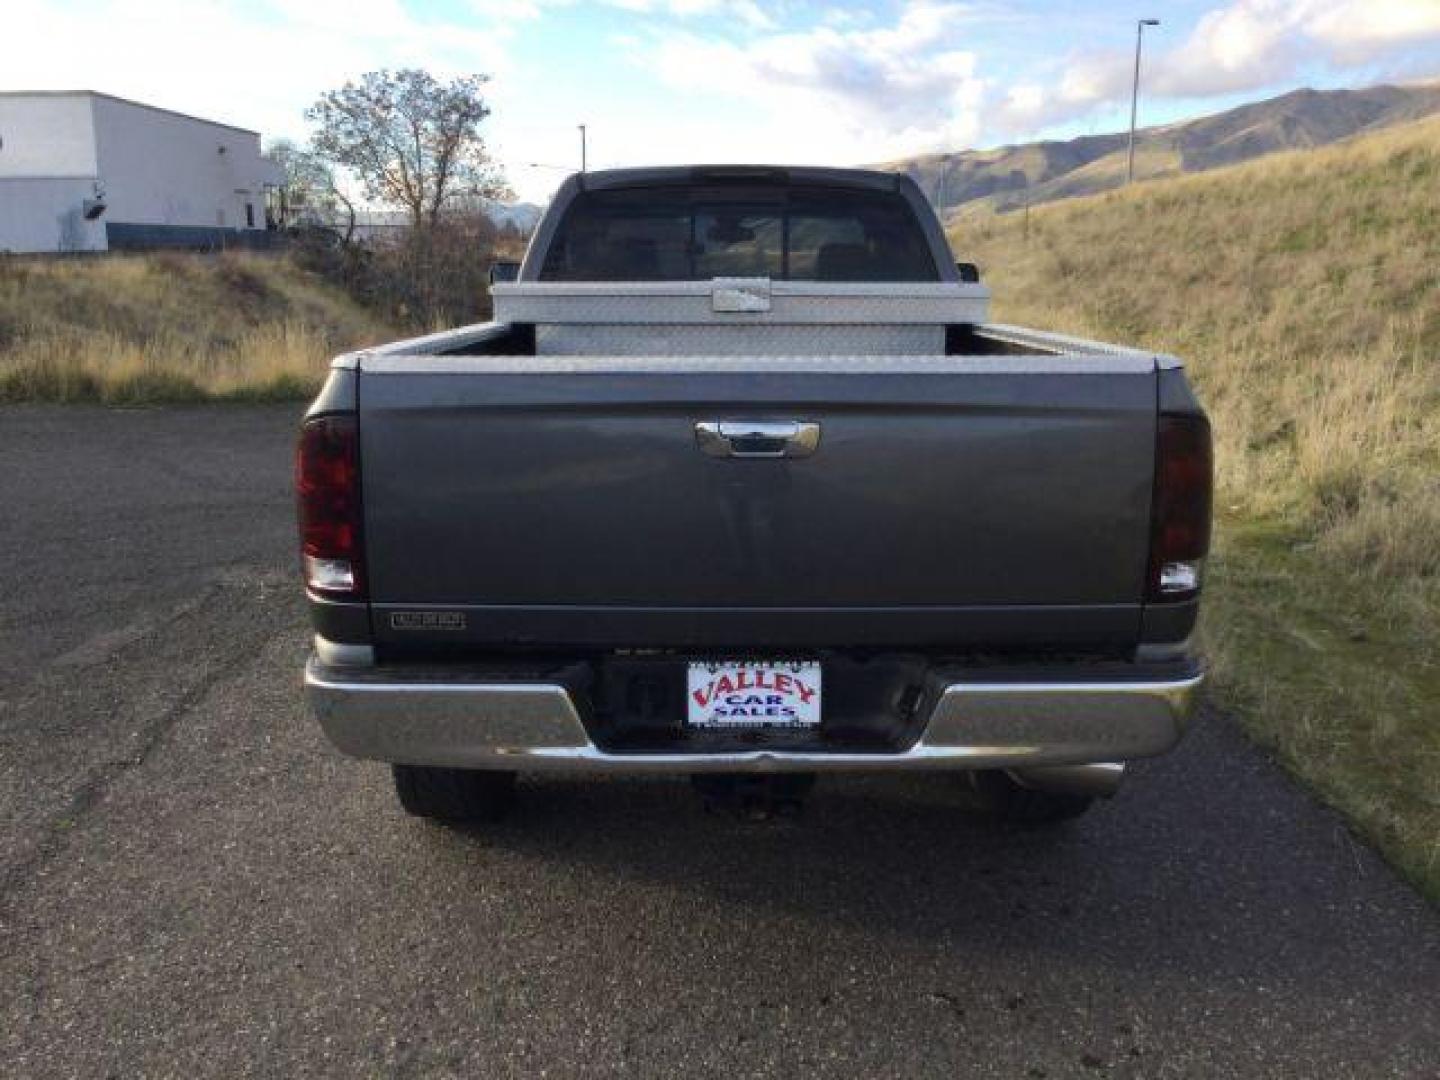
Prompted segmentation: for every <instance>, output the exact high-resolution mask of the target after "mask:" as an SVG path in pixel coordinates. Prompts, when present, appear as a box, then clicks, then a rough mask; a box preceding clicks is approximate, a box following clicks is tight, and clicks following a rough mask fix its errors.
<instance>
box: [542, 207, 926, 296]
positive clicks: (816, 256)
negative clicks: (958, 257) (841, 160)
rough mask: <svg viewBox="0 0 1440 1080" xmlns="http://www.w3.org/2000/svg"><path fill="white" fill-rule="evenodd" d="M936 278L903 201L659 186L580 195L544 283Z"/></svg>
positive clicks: (556, 241) (550, 254) (552, 251)
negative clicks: (724, 278)
mask: <svg viewBox="0 0 1440 1080" xmlns="http://www.w3.org/2000/svg"><path fill="white" fill-rule="evenodd" d="M715 277H768V278H775V279H777V280H790V281H938V280H939V275H938V272H937V269H936V266H935V260H934V258H933V257H932V256H931V253H930V245H929V244H928V242H927V241H926V239H925V234H924V233H923V232H922V231H921V229H920V225H919V223H918V222H917V221H916V220H915V215H914V213H913V212H912V211H911V209H910V207H909V205H908V204H907V203H906V202H905V200H904V199H903V198H901V197H900V196H899V195H894V194H889V193H885V192H870V191H854V190H849V189H841V188H804V187H796V188H789V187H785V188H768V189H764V188H758V189H746V188H737V187H717V188H704V187H682V188H674V187H668V188H667V187H656V188H626V189H621V190H617V191H588V192H582V193H581V194H580V195H578V196H577V197H576V199H575V201H574V202H572V203H571V204H570V208H569V210H568V211H566V214H565V217H564V219H563V220H562V221H561V223H560V227H559V228H558V229H557V230H556V231H555V235H554V237H553V238H552V239H551V242H550V248H549V250H548V251H547V252H546V255H545V265H544V266H543V267H542V268H541V271H540V280H542V281H708V280H709V279H710V278H715Z"/></svg>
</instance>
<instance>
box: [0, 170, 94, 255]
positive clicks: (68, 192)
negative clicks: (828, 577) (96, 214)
mask: <svg viewBox="0 0 1440 1080" xmlns="http://www.w3.org/2000/svg"><path fill="white" fill-rule="evenodd" d="M94 190H95V181H94V180H92V179H90V178H88V177H69V178H65V177H28V176H26V177H14V176H8V177H6V176H0V251H17V252H18V251H104V250H105V249H106V246H107V244H106V235H105V223H104V221H103V220H96V221H86V220H85V217H84V214H83V212H82V210H81V206H82V204H83V203H84V201H85V200H86V199H88V198H90V197H91V196H92V195H93V193H94Z"/></svg>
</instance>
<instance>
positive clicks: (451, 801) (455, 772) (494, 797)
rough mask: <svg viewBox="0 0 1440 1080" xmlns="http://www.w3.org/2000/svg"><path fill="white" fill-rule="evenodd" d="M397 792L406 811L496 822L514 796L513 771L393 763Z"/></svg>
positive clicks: (443, 818) (448, 818)
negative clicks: (483, 770) (487, 770)
mask: <svg viewBox="0 0 1440 1080" xmlns="http://www.w3.org/2000/svg"><path fill="white" fill-rule="evenodd" d="M390 768H391V772H392V773H393V775H394V777H395V795H396V797H397V798H399V800H400V805H401V806H402V807H404V808H405V812H406V813H407V814H414V815H415V816H416V817H423V818H433V819H435V820H436V821H453V822H495V821H499V820H500V819H501V818H503V817H504V816H505V812H506V811H507V810H509V809H510V804H511V803H512V802H513V801H514V799H515V774H514V773H513V772H482V771H479V770H475V769H441V768H435V767H432V766H428V765H392V766H391V767H390Z"/></svg>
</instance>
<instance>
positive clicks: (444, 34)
mask: <svg viewBox="0 0 1440 1080" xmlns="http://www.w3.org/2000/svg"><path fill="white" fill-rule="evenodd" d="M5 26H6V30H5V33H4V34H3V35H0V78H3V86H0V88H3V89H27V90H76V89H86V90H100V91H104V92H107V93H111V94H117V95H119V96H121V97H128V98H134V99H136V100H139V101H143V102H145V103H147V104H151V105H159V106H163V107H166V108H171V109H177V110H179V111H182V112H188V113H194V114H197V115H200V116H204V117H207V118H210V119H215V120H221V121H225V122H228V123H233V124H239V125H241V126H243V127H249V128H256V129H258V130H259V131H261V132H262V133H263V134H264V135H266V136H267V137H273V136H280V135H285V136H290V137H297V136H303V134H304V132H305V127H306V125H305V122H304V119H303V116H302V113H303V111H304V109H305V107H306V106H307V105H308V104H309V103H310V102H312V101H314V100H315V99H316V98H317V97H318V96H319V95H320V94H321V93H323V92H324V91H326V90H329V89H332V88H334V87H337V86H339V85H341V84H342V83H344V82H345V81H346V80H347V79H351V78H354V77H355V76H357V75H358V74H360V73H361V72H364V71H368V70H373V69H375V68H381V67H392V68H393V67H407V66H417V67H425V68H427V69H429V70H430V71H432V72H434V73H435V74H437V75H440V76H452V75H458V74H468V73H471V72H474V71H483V72H487V73H503V72H504V71H505V70H506V57H505V54H504V52H503V50H502V49H501V48H500V43H499V42H498V41H497V40H496V38H495V36H494V35H493V34H491V33H482V32H480V31H478V30H476V29H474V28H473V27H465V26H460V25H455V24H450V23H433V22H429V21H424V20H422V19H419V18H417V17H415V16H414V15H412V14H410V13H409V12H408V11H407V10H406V8H405V7H404V6H402V5H401V4H400V3H399V2H398V0H268V2H265V3H256V2H254V0H249V2H246V0H148V2H147V3H145V4H143V5H142V4H133V3H128V2H126V0H95V2H91V3H85V4H56V3H45V2H41V0H6V18H5Z"/></svg>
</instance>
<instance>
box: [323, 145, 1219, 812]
mask: <svg viewBox="0 0 1440 1080" xmlns="http://www.w3.org/2000/svg"><path fill="white" fill-rule="evenodd" d="M496 277H497V279H503V278H510V279H511V280H508V281H504V280H498V281H497V283H496V284H494V285H493V287H492V295H493V300H494V313H495V321H493V322H488V323H484V324H481V325H477V326H470V327H465V328H462V329H459V330H453V331H448V332H444V333H438V334H433V335H430V336H427V337H421V338H416V339H414V340H410V341H401V342H398V343H395V344H392V345H385V346H383V347H379V348H372V349H365V350H362V351H359V352H355V353H350V354H347V355H344V356H341V357H339V358H338V359H337V360H335V361H334V363H333V365H332V370H331V371H330V373H329V376H328V381H327V382H326V383H325V385H324V387H323V389H322V390H321V392H320V394H319V396H318V397H317V398H316V399H315V401H314V403H313V405H311V407H310V409H309V411H308V413H307V414H306V416H305V419H304V422H303V426H302V429H301V433H300V439H299V449H298V455H297V486H298V497H299V512H300V533H301V546H302V554H301V561H302V566H303V575H304V581H305V590H306V596H307V598H308V604H309V610H310V614H311V617H312V622H313V625H314V630H315V635H316V636H315V639H314V650H313V655H312V656H311V657H310V659H309V661H308V664H307V666H306V669H305V685H306V689H307V695H308V699H309V702H310V705H311V707H312V709H313V711H314V713H315V714H316V715H317V716H318V719H319V721H320V724H321V725H322V726H323V729H324V731H325V733H326V734H327V735H328V737H329V738H330V740H331V741H332V742H333V743H334V744H335V746H336V747H338V748H339V749H340V750H341V751H343V752H345V753H346V754H349V755H352V756H355V757H359V758H367V759H374V760H379V761H384V762H389V763H391V764H392V767H393V772H394V781H395V787H396V791H397V795H398V798H399V801H400V803H401V805H402V806H403V807H404V809H406V810H407V811H409V812H411V813H413V814H417V815H421V816H425V817H431V818H436V819H439V820H442V821H477V820H480V821H483V820H494V819H496V818H497V817H498V816H499V815H500V814H501V813H502V812H503V811H504V810H505V808H506V807H507V806H508V805H509V803H510V801H511V799H512V795H513V790H514V782H515V777H516V774H517V773H521V772H542V771H556V770H570V771H583V772H590V773H652V772H663V773H674V774H680V775H690V776H692V777H695V778H696V780H697V783H698V784H699V785H700V786H702V789H703V790H704V791H706V792H707V793H708V794H709V795H710V797H712V798H716V799H723V798H725V797H727V793H728V795H729V796H733V797H738V798H742V799H743V800H744V801H745V803H746V805H747V806H753V805H762V806H764V805H769V803H768V802H767V800H772V799H773V800H775V801H776V803H777V804H778V803H780V802H782V801H784V800H791V799H795V798H797V797H798V793H799V792H801V791H803V790H804V787H805V786H806V785H807V784H808V783H809V781H810V780H811V779H813V777H814V776H815V775H816V774H818V773H832V772H833V773H843V772H859V771H876V770H882V771H883V770H892V771H903V770H949V771H951V772H952V773H953V774H954V775H955V777H956V778H957V781H958V782H957V783H956V785H955V791H956V793H957V794H956V802H957V805H960V806H965V807H968V808H970V809H979V810H982V811H985V812H987V813H990V814H993V815H995V816H998V817H1001V818H1008V819H1012V820H1019V821H1024V822H1037V823H1038V822H1048V821H1059V820H1064V819H1066V818H1070V817H1073V816H1075V815H1076V814H1078V813H1079V812H1080V811H1082V810H1084V809H1085V808H1086V807H1087V806H1089V805H1090V804H1091V802H1092V801H1093V800H1094V799H1096V798H1097V797H1102V796H1107V795H1109V794H1112V793H1113V792H1114V791H1115V790H1116V788H1117V785H1118V784H1119V782H1120V780H1121V776H1122V774H1123V771H1124V769H1125V765H1126V763H1127V762H1130V761H1134V760H1136V759H1141V758H1147V757H1151V756H1154V755H1158V754H1161V753H1164V752H1165V751H1167V750H1169V749H1170V748H1171V747H1173V746H1174V745H1175V744H1176V742H1177V741H1178V740H1179V739H1180V737H1181V735H1182V733H1183V731H1184V728H1185V726H1186V722H1187V719H1188V717H1189V715H1190V713H1191V711H1192V709H1193V707H1194V704H1195V701H1196V697H1197V692H1198V690H1199V688H1200V685H1201V683H1202V681H1203V678H1204V664H1203V661H1202V660H1201V658H1200V657H1199V656H1198V655H1197V653H1196V650H1195V648H1194V646H1193V644H1192V639H1193V630H1194V627H1195V622H1196V616H1197V611H1198V604H1199V597H1200V590H1201V576H1202V571H1203V564H1204V560H1205V556H1206V553H1207V550H1208V546H1209V534H1210V513H1211V510H1210V500H1211V440H1210V429H1209V424H1208V421H1207V420H1206V417H1205V414H1204V412H1203V411H1202V409H1201V407H1200V406H1199V404H1198V403H1197V401H1196V398H1195V396H1194V394H1193V393H1192V392H1191V389H1190V387H1189V385H1188V384H1187V382H1186V378H1185V374H1184V371H1183V369H1182V366H1181V364H1180V363H1179V362H1178V361H1177V360H1175V359H1174V358H1173V357H1169V356H1163V355H1155V354H1153V353H1150V352H1143V351H1138V350H1134V349H1129V348H1122V347H1118V346H1114V345H1104V344H1098V343H1095V342H1089V341H1082V340H1078V339H1075V338H1070V337H1063V336H1060V335H1057V334H1051V333H1043V332H1040V331H1035V330H1028V329H1021V328H1017V327H1011V326H1001V325H993V324H990V323H989V322H988V314H987V313H988V299H989V293H988V291H987V289H986V287H985V286H984V285H983V284H981V283H980V282H979V278H978V272H977V271H976V270H975V268H974V267H973V266H971V265H969V264H965V263H960V264H957V263H956V262H955V260H954V257H953V256H952V254H951V251H950V247H949V244H948V242H947V239H946V237H945V235H944V233H943V231H942V229H941V227H940V224H939V222H938V221H937V220H936V217H935V215H934V214H933V212H932V211H931V210H930V208H929V206H928V205H927V204H926V202H925V200H924V198H923V196H922V195H921V193H920V190H919V189H918V187H917V186H916V185H915V184H914V183H913V182H912V181H911V180H910V179H908V178H907V177H904V176H897V175H893V174H888V173H882V172H871V171H862V170H840V169H820V168H773V167H753V168H751V167H744V168H742V167H699V166H697V167H684V168H653V169H627V170H613V171H605V172H589V173H584V174H580V175H576V176H573V177H571V178H570V179H569V180H568V181H567V182H566V183H565V184H564V185H563V186H562V187H561V188H560V190H559V191H558V193H557V195H556V196H555V198H554V200H553V202H552V204H551V205H550V208H549V210H548V211H547V213H546V214H545V216H544V218H543V220H542V221H541V222H540V224H539V225H538V227H537V231H536V233H535V235H534V237H533V239H532V240H531V242H530V245H529V247H528V249H527V252H526V254H525V257H524V261H523V263H522V264H520V265H519V266H518V267H514V266H513V264H512V266H511V272H510V273H508V274H506V273H504V272H503V271H501V272H500V273H498V274H497V275H496ZM736 793H739V795H738V796H737V795H736Z"/></svg>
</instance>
